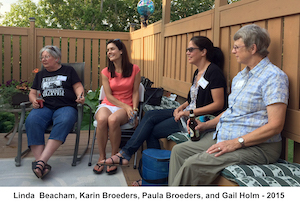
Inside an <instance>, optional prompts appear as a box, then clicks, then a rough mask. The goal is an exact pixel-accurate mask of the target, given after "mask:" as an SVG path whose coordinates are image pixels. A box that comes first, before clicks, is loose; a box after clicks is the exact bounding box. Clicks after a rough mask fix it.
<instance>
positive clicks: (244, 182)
mask: <svg viewBox="0 0 300 202" xmlns="http://www.w3.org/2000/svg"><path fill="white" fill-rule="evenodd" d="M235 182H236V183H238V185H239V186H247V187H262V186H268V187H283V186H291V187H299V186H300V178H299V177H297V176H293V177H291V176H280V177H271V176H265V177H255V176H246V177H238V178H236V179H235Z"/></svg>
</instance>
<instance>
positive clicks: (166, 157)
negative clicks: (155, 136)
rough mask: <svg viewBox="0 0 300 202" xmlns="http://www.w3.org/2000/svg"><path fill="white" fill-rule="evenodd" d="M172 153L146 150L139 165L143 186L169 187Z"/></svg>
mask: <svg viewBox="0 0 300 202" xmlns="http://www.w3.org/2000/svg"><path fill="white" fill-rule="evenodd" d="M170 156H171V151H169V150H161V149H146V150H144V151H143V155H142V159H141V160H140V163H139V172H140V175H141V177H142V185H143V186H151V185H153V186H155V185H156V186H159V185H168V175H169V162H170Z"/></svg>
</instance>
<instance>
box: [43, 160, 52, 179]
mask: <svg viewBox="0 0 300 202" xmlns="http://www.w3.org/2000/svg"><path fill="white" fill-rule="evenodd" d="M51 169H52V167H51V166H50V165H49V164H46V165H45V166H44V170H43V172H44V174H43V175H42V177H41V179H43V178H44V177H45V176H46V175H48V173H50V171H51Z"/></svg>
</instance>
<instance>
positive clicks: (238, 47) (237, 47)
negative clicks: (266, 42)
mask: <svg viewBox="0 0 300 202" xmlns="http://www.w3.org/2000/svg"><path fill="white" fill-rule="evenodd" d="M242 47H245V45H241V46H233V47H232V48H233V49H234V50H235V51H236V50H239V49H240V48H242Z"/></svg>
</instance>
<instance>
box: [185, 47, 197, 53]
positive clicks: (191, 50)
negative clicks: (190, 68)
mask: <svg viewBox="0 0 300 202" xmlns="http://www.w3.org/2000/svg"><path fill="white" fill-rule="evenodd" d="M195 49H199V48H193V47H190V48H187V49H186V52H190V53H191V52H193V51H194V50H195Z"/></svg>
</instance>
